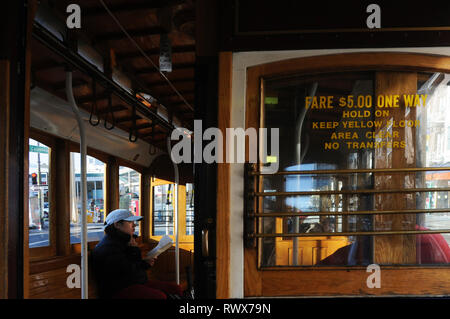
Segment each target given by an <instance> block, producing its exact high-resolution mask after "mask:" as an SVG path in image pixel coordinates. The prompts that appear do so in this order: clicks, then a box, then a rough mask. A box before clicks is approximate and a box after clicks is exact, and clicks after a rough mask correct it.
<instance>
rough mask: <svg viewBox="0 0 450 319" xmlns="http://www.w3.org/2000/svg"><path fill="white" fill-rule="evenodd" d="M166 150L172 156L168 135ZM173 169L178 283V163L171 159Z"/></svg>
mask: <svg viewBox="0 0 450 319" xmlns="http://www.w3.org/2000/svg"><path fill="white" fill-rule="evenodd" d="M167 150H168V152H169V156H170V158H172V146H171V145H170V136H167ZM172 164H173V170H174V174H175V185H174V190H173V198H174V199H173V200H174V205H173V211H174V234H175V275H176V282H177V285H179V284H180V248H179V247H178V212H179V210H178V209H179V205H178V184H179V175H178V165H177V164H176V163H175V162H174V161H173V159H172Z"/></svg>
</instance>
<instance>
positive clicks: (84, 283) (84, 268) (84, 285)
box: [66, 71, 88, 299]
mask: <svg viewBox="0 0 450 319" xmlns="http://www.w3.org/2000/svg"><path fill="white" fill-rule="evenodd" d="M66 95H67V99H68V100H69V103H70V106H71V107H72V111H73V113H74V114H75V117H76V119H77V122H78V128H79V130H80V154H81V156H80V160H81V179H80V181H81V182H80V188H81V298H82V299H88V262H87V261H88V255H87V224H86V209H87V207H86V206H87V205H86V204H87V203H86V201H87V193H86V191H87V184H86V133H85V130H84V123H83V120H82V118H81V114H80V111H79V109H78V107H77V104H76V102H75V99H74V97H73V91H72V72H70V71H67V72H66Z"/></svg>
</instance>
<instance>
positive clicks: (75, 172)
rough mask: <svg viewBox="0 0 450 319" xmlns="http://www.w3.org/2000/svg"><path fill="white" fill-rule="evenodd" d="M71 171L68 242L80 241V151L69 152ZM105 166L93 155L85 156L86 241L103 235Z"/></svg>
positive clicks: (97, 238) (94, 239)
mask: <svg viewBox="0 0 450 319" xmlns="http://www.w3.org/2000/svg"><path fill="white" fill-rule="evenodd" d="M70 168H71V170H70V172H71V176H70V177H71V179H70V181H71V183H70V185H71V189H70V191H71V211H70V243H71V244H75V243H80V242H81V215H80V214H81V189H80V186H81V185H80V183H81V167H80V153H70ZM105 168H106V165H105V163H103V162H102V161H99V160H98V159H96V158H95V157H91V156H89V155H88V156H87V159H86V177H87V202H86V212H85V213H86V218H87V227H88V231H87V234H88V241H97V240H100V239H102V237H103V227H104V225H103V223H104V222H105V191H106V189H105V187H106V183H105Z"/></svg>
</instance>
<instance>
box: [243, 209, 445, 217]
mask: <svg viewBox="0 0 450 319" xmlns="http://www.w3.org/2000/svg"><path fill="white" fill-rule="evenodd" d="M448 212H450V208H438V209H404V210H364V211H363V210H360V211H353V212H352V211H345V212H270V213H253V214H249V215H248V217H290V216H329V215H339V216H348V215H389V214H392V215H394V214H420V213H433V214H437V213H448Z"/></svg>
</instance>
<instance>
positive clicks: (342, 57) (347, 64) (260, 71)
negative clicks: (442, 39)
mask: <svg viewBox="0 0 450 319" xmlns="http://www.w3.org/2000/svg"><path fill="white" fill-rule="evenodd" d="M362 70H383V71H388V70H389V71H415V72H418V71H428V72H449V71H450V57H446V56H437V55H431V54H419V53H393V52H389V53H386V52H364V53H344V54H330V55H321V56H314V57H306V58H295V59H288V60H283V61H279V62H273V63H267V64H261V65H257V66H253V67H250V68H248V70H247V72H248V73H247V74H248V77H247V79H248V80H249V81H250V78H251V77H253V76H256V77H257V78H259V77H261V76H264V77H276V76H281V75H283V76H287V75H290V74H299V73H303V74H317V73H331V72H341V71H352V72H354V71H362Z"/></svg>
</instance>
